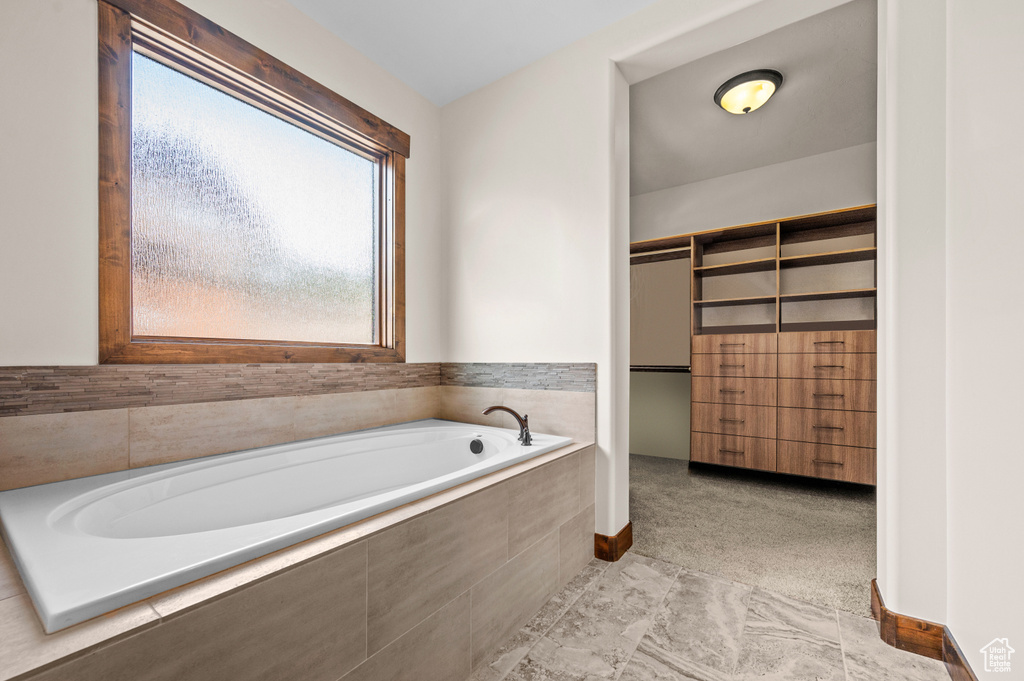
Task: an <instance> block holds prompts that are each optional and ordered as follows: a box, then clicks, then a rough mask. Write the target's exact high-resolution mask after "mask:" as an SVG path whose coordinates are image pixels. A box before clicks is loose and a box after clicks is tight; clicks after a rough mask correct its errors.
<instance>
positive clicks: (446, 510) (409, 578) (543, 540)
mask: <svg viewBox="0 0 1024 681" xmlns="http://www.w3.org/2000/svg"><path fill="white" fill-rule="evenodd" d="M590 449H592V447H587V448H583V449H581V448H579V447H567V448H565V450H564V451H565V453H563V454H558V453H553V454H552V455H542V456H541V457H538V458H540V459H543V461H542V462H540V463H538V464H537V465H535V466H534V467H533V468H528V469H527V470H526V471H525V472H530V471H531V470H541V471H543V470H544V469H545V468H548V467H551V466H554V465H556V464H558V463H559V462H563V461H566V460H568V461H569V462H570V465H569V466H567V468H571V469H572V470H575V471H577V474H578V472H579V471H580V470H581V469H582V466H581V461H580V458H581V454H583V453H584V452H587V451H589V450H590ZM545 457H547V458H545ZM523 474H525V473H523V472H520V473H519V474H512V475H509V474H507V473H502V472H499V473H498V474H495V477H496V478H497V482H492V483H490V485H488V484H487V483H486V482H484V481H480V484H481V485H482V488H481V489H480V490H479V491H476V492H471V493H470V494H469V495H468V496H466V495H463V496H457V497H454V498H452V500H451V501H450V502H449V503H447V504H445V505H442V506H440V507H438V508H436V509H435V510H433V511H431V512H428V513H427V514H426V515H425V516H424V515H416V516H413V517H411V518H409V519H408V520H405V521H402V522H400V523H399V524H397V525H393V526H391V527H390V528H388V529H383V530H379V531H377V532H376V533H374V534H371V535H370V536H368V537H367V536H365V535H364V536H363V537H360V538H359V539H358V540H357V541H355V543H351V544H346V545H344V547H343V548H340V549H336V550H329V551H328V552H327V553H321V554H316V555H314V557H312V558H310V559H307V560H305V561H304V562H300V563H296V564H295V565H294V566H293V567H290V568H286V569H284V571H283V572H273V573H269V574H265V575H264V576H263V577H257V581H255V582H248V583H245V582H244V580H243V581H241V582H240V581H239V580H238V579H237V578H233V577H232V576H231V574H232V573H244V572H247V571H251V570H252V569H257V570H258V569H259V568H257V567H253V568H250V567H248V566H239V568H235V569H232V570H228V571H225V573H221V574H218V575H214V576H211V577H210V578H206V579H204V580H200V582H199V583H197V585H198V586H199V588H198V590H197V593H196V594H192V595H190V594H189V593H187V592H189V591H190V589H191V586H186V587H180V588H179V589H176V590H174V591H172V592H169V593H168V594H163V595H161V596H157V597H154V598H153V599H150V600H149V601H146V602H143V603H141V604H138V605H137V606H132V608H136V607H137V608H139V609H140V610H135V611H132V610H131V609H123V610H121V611H117V612H116V613H114V614H113V616H112V617H111V619H112V621H113V623H114V624H115V625H116V626H117V627H119V628H117V629H115V630H114V631H113V632H110V631H109V627H108V628H107V629H103V628H102V627H101V629H103V630H102V631H100V632H97V630H96V627H97V626H98V625H101V624H102V622H101V620H103V619H104V618H98V619H97V620H91V621H90V622H87V623H83V624H82V625H77V626H76V627H72V628H70V629H68V630H65V632H67V635H68V636H69V637H81V636H83V635H88V636H91V637H92V639H91V640H93V641H94V643H93V646H94V647H93V648H92V649H89V648H88V646H87V645H85V646H83V645H76V644H75V642H74V641H70V642H67V643H66V644H65V647H66V653H65V654H67V655H71V657H69V658H67V659H65V660H63V661H56V662H53V661H54V660H58V658H60V657H61V655H60V654H55V653H54V651H53V650H52V649H51V650H46V649H45V647H46V646H47V645H48V644H54V643H56V644H58V645H59V643H60V640H61V639H62V634H64V632H58V633H57V634H54V635H50V636H46V637H43V635H42V631H41V628H40V627H39V626H38V622H37V620H36V619H35V617H34V614H33V613H31V611H30V610H28V611H27V612H23V613H21V614H20V615H19V616H18V617H14V618H9V617H4V616H3V615H2V614H0V622H6V623H8V624H11V623H18V622H20V623H21V624H22V626H20V627H18V628H17V631H22V632H23V631H24V629H25V627H24V626H23V624H24V622H26V621H31V622H32V623H33V625H34V626H35V628H36V629H38V630H39V631H38V634H37V638H40V639H46V640H34V639H32V638H31V637H29V639H28V640H27V641H26V642H25V644H24V645H22V646H21V649H23V650H30V651H34V653H35V654H36V659H35V664H33V663H32V660H31V659H30V658H31V656H27V657H26V658H25V659H26V660H28V662H24V661H23V660H21V659H19V663H23V662H24V664H26V665H27V666H25V667H22V669H25V670H27V669H31V668H33V667H35V666H39V665H43V666H44V668H43V669H42V670H40V672H39V673H37V674H34V675H31V676H30V678H32V679H33V680H35V679H42V680H44V681H50V679H54V680H56V679H60V678H76V679H83V680H84V681H91V680H92V679H99V678H103V679H110V678H121V677H122V676H123V675H124V674H125V673H126V672H130V673H131V675H132V678H133V679H136V678H138V679H143V680H144V681H157V680H159V681H164V680H165V679H166V680H167V681H170V679H177V678H184V677H187V678H196V679H205V678H211V679H212V678H254V679H260V678H286V677H289V676H290V675H294V673H295V672H296V671H298V672H300V673H301V676H302V678H304V679H305V678H309V679H314V680H315V679H321V678H322V679H327V678H330V679H337V678H338V677H339V676H341V675H342V674H345V673H346V672H347V671H348V669H351V671H350V672H348V673H347V675H345V676H344V678H345V679H347V680H350V681H351V680H359V679H364V678H365V679H377V678H396V679H404V678H410V679H412V678H415V679H433V678H436V679H445V680H447V679H459V678H466V677H467V676H468V675H469V672H470V667H471V664H472V659H473V656H475V657H476V658H477V659H486V658H488V657H489V656H490V654H491V653H492V651H493V649H494V647H496V646H497V645H500V644H501V643H503V639H504V637H505V635H507V633H511V632H514V631H515V630H516V629H518V628H519V627H521V626H523V625H524V624H526V620H528V619H529V618H530V616H531V615H532V614H533V613H534V612H535V611H536V609H537V608H539V607H540V606H541V605H542V604H543V603H544V601H545V600H546V599H547V598H548V596H550V595H551V594H552V593H554V592H555V590H556V589H557V588H558V587H559V586H561V582H560V581H559V580H560V573H559V567H560V561H559V551H560V546H561V540H562V538H563V536H564V535H565V532H567V531H569V528H563V527H558V526H556V527H555V528H554V529H552V530H551V531H550V532H549V533H548V534H546V535H544V536H537V537H536V538H535V541H534V542H533V543H531V544H530V545H529V546H527V547H526V548H525V549H524V550H523V551H522V552H521V553H520V554H519V555H518V556H516V557H513V559H512V561H511V562H510V561H508V560H506V557H507V546H508V537H507V534H508V522H507V521H506V522H505V523H504V524H501V523H491V522H489V521H488V520H486V519H483V520H482V516H483V515H484V514H485V513H490V512H492V511H491V510H489V509H493V508H494V507H500V506H501V505H502V503H504V505H505V508H504V509H499V511H498V512H497V513H496V514H495V515H496V516H497V517H507V516H508V515H509V513H510V512H511V510H512V509H511V505H510V504H509V502H508V495H507V490H506V489H504V488H506V487H507V486H508V485H509V484H510V483H511V482H512V481H514V480H515V479H516V478H517V477H519V476H521V475H523ZM555 477H556V478H558V479H562V477H561V476H555ZM564 482H565V485H566V486H565V489H564V490H563V492H564V494H565V495H566V496H569V497H571V498H574V499H577V500H578V497H579V494H578V490H579V488H580V482H579V480H578V478H576V477H568V478H566V479H565V480H564ZM468 484H469V485H474V484H475V483H468ZM449 494H450V492H445V493H441V494H440V495H438V496H439V497H442V498H443V497H444V496H446V495H449ZM428 501H429V500H428ZM416 503H420V502H416ZM414 505H415V504H414ZM400 511H401V509H399V510H398V512H400ZM584 512H589V513H590V514H591V515H592V509H585V510H584V511H581V510H579V509H577V510H576V511H575V512H574V513H573V514H572V517H571V519H570V520H572V519H577V518H578V517H580V516H581V515H583V514H584ZM421 513H422V512H421ZM430 516H433V519H432V520H434V521H435V522H434V523H433V524H432V525H431V526H430V527H428V526H427V525H423V524H419V525H417V521H418V520H421V519H424V518H429V517H430ZM460 519H464V520H463V522H462V527H461V529H460V532H459V534H460V535H461V536H463V537H470V536H471V535H473V534H478V535H482V536H484V537H486V536H487V535H488V534H490V533H492V532H493V533H495V534H497V535H498V537H497V539H498V541H496V542H494V543H495V546H496V547H499V548H500V551H501V553H500V556H501V561H500V564H498V565H497V567H495V568H494V569H491V570H490V571H489V572H488V573H486V574H482V575H480V577H479V578H476V577H475V576H474V577H471V578H469V579H468V580H466V581H465V583H466V586H465V588H464V589H463V590H462V591H461V592H459V591H458V589H457V588H455V589H450V590H448V591H447V592H446V596H447V595H448V594H453V595H451V597H450V598H449V600H448V601H447V602H441V603H440V604H438V605H437V607H436V608H435V609H434V610H433V611H427V612H426V613H423V616H422V617H419V619H418V620H417V621H415V622H411V623H410V624H409V626H408V627H406V629H405V630H404V631H400V632H397V635H395V636H393V637H392V639H391V640H389V641H387V642H385V644H384V645H383V647H381V648H380V649H379V650H377V651H376V652H374V651H373V650H369V649H368V648H367V643H368V634H369V627H370V624H369V623H370V622H371V621H372V619H371V618H372V614H371V611H372V610H373V609H374V608H378V609H379V608H381V603H380V601H379V600H376V601H375V600H374V599H375V596H374V595H373V590H372V589H371V587H370V582H371V580H373V579H374V574H375V573H376V572H379V571H380V570H381V569H382V567H383V566H384V565H385V563H387V562H398V563H402V564H404V565H405V566H406V568H407V569H400V570H399V571H400V572H402V574H397V573H396V574H394V575H392V578H391V579H388V580H386V581H387V582H388V583H389V584H388V585H389V586H390V587H391V589H390V591H395V589H396V588H397V587H400V586H401V585H402V584H403V583H405V582H409V583H419V584H424V585H427V586H428V587H429V586H431V584H432V580H433V579H434V577H435V576H436V575H437V573H438V570H451V569H452V568H453V565H452V561H451V560H448V561H447V562H446V561H445V560H444V554H446V551H445V550H443V548H442V547H443V546H444V545H443V543H442V541H443V537H442V536H441V534H438V533H439V532H440V533H443V532H444V531H445V530H446V525H449V524H455V525H458V524H459V522H460ZM375 521H376V519H369V520H368V521H365V522H367V523H368V524H370V525H372V524H373V523H374V522H375ZM476 524H479V525H481V527H482V528H484V529H480V528H474V527H473V525H476ZM354 527H355V526H354ZM403 528H404V531H407V532H408V531H412V532H414V533H416V532H419V533H426V534H428V535H433V537H432V538H431V537H430V536H428V537H426V539H425V540H424V541H423V542H421V544H419V545H410V546H402V545H396V546H394V547H391V548H394V549H395V550H397V551H399V552H407V553H408V554H409V555H414V556H418V557H420V558H422V557H423V549H424V547H427V548H430V549H431V551H432V553H433V554H438V555H439V556H441V558H442V559H441V560H440V561H434V562H432V561H430V560H427V561H417V560H415V559H406V558H404V557H403V556H402V555H401V553H399V554H398V555H394V554H392V555H391V556H390V561H388V560H385V557H384V556H382V557H381V559H380V561H379V562H378V563H376V564H375V563H374V560H373V558H372V555H371V554H372V550H373V546H374V541H375V540H376V539H378V538H380V537H384V536H385V535H386V534H387V533H388V531H389V530H394V531H396V532H397V531H399V530H403ZM576 529H577V530H578V531H579V532H580V533H581V534H582V533H583V532H586V534H587V536H588V537H592V536H593V526H592V525H591V526H589V527H588V526H585V525H582V526H579V527H577V528H576ZM345 532H349V530H348V529H343V530H341V531H338V533H341V534H344V533H345ZM354 536H357V537H359V535H358V534H356V535H354ZM395 537H398V535H397V534H396V535H395V536H394V537H392V538H390V539H394V538H395ZM329 538H330V536H329V535H325V536H324V537H319V538H316V539H314V540H310V541H309V542H306V543H304V544H308V545H314V544H317V543H324V542H327V541H329ZM405 538H406V539H408V538H409V537H408V535H407V536H406V537H405ZM449 538H450V537H449ZM390 539H389V540H390ZM456 539H457V538H456ZM477 539H479V537H477ZM470 541H476V540H475V539H473V540H467V541H466V543H467V544H468V543H470ZM496 551H497V549H496ZM289 552H297V553H298V554H299V555H310V552H309V550H305V549H303V548H302V545H299V546H297V547H293V548H291V549H285V550H283V551H282V552H281V553H289ZM0 553H3V547H2V546H0ZM456 553H458V552H456ZM454 558H455V559H456V561H463V562H465V559H466V555H463V554H458V555H455V556H454ZM470 558H472V556H470ZM274 560H275V559H273V558H269V559H257V561H253V563H254V564H258V563H260V562H264V561H266V562H273V561H274ZM469 562H472V561H471V560H470V561H469ZM2 567H3V565H2V564H0V568H2ZM588 570H590V569H589V568H588ZM471 571H472V570H471ZM585 571H586V570H585ZM2 575H3V573H2V570H0V576H2ZM472 580H475V581H472ZM217 584H223V586H225V587H226V588H228V589H229V590H228V591H227V592H226V593H223V594H222V595H220V596H218V595H216V594H217V588H218V587H217V586H216V585H217ZM204 585H205V586H204ZM460 586H461V584H460ZM382 593H383V591H382V590H380V589H378V590H377V598H378V599H379V598H380V597H381V594H382ZM390 595H391V594H388V595H387V596H385V598H386V597H388V596H390ZM406 596H408V597H410V598H412V600H414V601H416V600H417V599H419V594H418V593H412V594H406ZM399 601H401V598H399V599H398V601H395V602H393V603H392V606H393V607H396V608H399V609H400V608H402V607H403V606H402V605H401V604H400V602H399ZM12 604H13V605H12ZM18 604H20V606H21V607H22V609H23V610H24V609H26V608H31V605H30V604H29V602H28V599H27V596H25V595H24V594H21V595H17V596H11V597H9V598H6V599H2V600H0V612H2V608H3V607H7V608H11V607H17V605H18ZM141 612H148V617H149V618H150V619H149V620H145V619H143V620H139V619H138V618H139V616H140V613H141ZM328 613H332V615H331V616H332V617H333V619H330V620H327V619H324V618H325V617H327V616H328ZM128 615H131V616H132V617H134V618H135V619H134V620H132V619H131V618H129V617H128ZM161 615H163V618H162V620H161ZM26 617H28V618H30V619H29V620H26ZM282 623H287V624H286V625H282ZM140 626H141V627H143V628H142V629H140V628H139V627H140ZM147 626H148V627H150V628H149V629H146V628H145V627H147ZM307 627H309V628H310V630H309V631H307ZM314 629H315V630H314ZM229 630H230V631H229ZM17 631H16V632H15V633H17ZM211 631H217V632H218V633H217V634H216V635H211V634H210V633H209V632H211ZM0 633H7V632H0ZM103 633H107V634H110V635H113V636H115V638H114V639H112V640H105V638H104V636H103ZM118 634H120V636H118ZM20 635H24V634H20ZM165 637H166V638H165ZM0 641H4V638H3V637H2V636H0ZM222 643H223V644H224V645H227V646H228V649H226V650H224V651H220V652H218V651H217V647H218V646H219V645H220V644H222ZM97 644H98V645H97ZM9 646H10V643H9V642H6V641H5V642H3V643H0V658H5V657H8V655H9V653H11V652H12V650H11V648H10V647H9ZM471 646H472V648H471ZM83 648H85V649H84V650H83ZM15 650H16V651H17V650H19V649H18V648H16V649H15ZM186 650H187V651H189V652H188V653H183V652H182V651H186ZM79 651H80V652H79ZM239 651H244V654H241V653H240V652H239ZM16 655H18V657H19V658H21V653H19V652H16ZM367 656H369V657H367ZM48 663H49V664H48ZM346 666H347V668H346ZM339 669H340V670H342V671H338V670H339ZM335 672H337V673H335ZM332 674H333V676H332ZM11 676H12V674H11V668H10V666H9V664H5V663H0V679H8V678H10V677H11Z"/></svg>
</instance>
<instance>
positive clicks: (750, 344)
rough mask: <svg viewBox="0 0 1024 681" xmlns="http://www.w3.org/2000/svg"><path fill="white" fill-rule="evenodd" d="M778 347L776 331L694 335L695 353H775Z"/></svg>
mask: <svg viewBox="0 0 1024 681" xmlns="http://www.w3.org/2000/svg"><path fill="white" fill-rule="evenodd" d="M778 349H779V344H778V337H777V336H776V335H775V334H774V333H730V334H721V335H711V336H703V335H701V336H694V337H693V353H694V354H729V355H742V354H774V353H776V352H778Z"/></svg>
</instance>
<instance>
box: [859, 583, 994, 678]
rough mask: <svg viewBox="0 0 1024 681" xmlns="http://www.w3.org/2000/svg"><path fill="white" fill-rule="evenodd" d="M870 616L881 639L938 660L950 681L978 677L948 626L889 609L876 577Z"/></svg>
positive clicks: (902, 648) (872, 590) (872, 588)
mask: <svg viewBox="0 0 1024 681" xmlns="http://www.w3.org/2000/svg"><path fill="white" fill-rule="evenodd" d="M871 616H872V617H874V618H875V619H876V620H878V633H879V635H880V636H881V637H882V640H883V641H885V642H886V643H888V644H889V645H891V646H892V647H893V648H899V649H900V650H906V651H908V652H911V653H916V654H918V655H923V656H925V657H930V658H932V659H933V660H940V661H941V662H942V663H943V664H945V665H946V670H947V671H948V672H949V675H950V677H952V679H953V681H978V677H977V676H975V675H974V671H973V670H972V669H971V666H970V665H969V664H968V663H967V658H966V657H964V654H963V651H961V650H960V646H958V645H957V643H956V640H955V639H954V638H953V635H952V634H951V633H949V627H946V626H945V625H942V624H936V623H935V622H929V621H927V620H921V619H917V618H916V617H908V616H906V615H901V614H899V613H897V612H893V611H892V610H889V609H888V608H887V607H885V601H884V600H882V594H881V592H880V591H879V590H878V580H876V579H872V580H871Z"/></svg>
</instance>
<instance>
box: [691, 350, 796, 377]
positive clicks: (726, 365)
mask: <svg viewBox="0 0 1024 681" xmlns="http://www.w3.org/2000/svg"><path fill="white" fill-rule="evenodd" d="M778 357H779V356H778V355H743V356H740V357H737V356H736V355H735V354H730V355H694V356H693V359H692V361H693V366H692V368H691V370H690V372H691V373H692V374H693V375H694V376H737V377H740V378H775V377H776V376H777V375H778V373H779V362H778Z"/></svg>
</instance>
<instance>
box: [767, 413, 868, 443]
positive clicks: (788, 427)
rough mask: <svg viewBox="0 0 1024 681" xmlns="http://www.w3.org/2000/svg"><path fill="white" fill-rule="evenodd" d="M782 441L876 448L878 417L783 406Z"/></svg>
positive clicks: (780, 432)
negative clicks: (876, 423)
mask: <svg viewBox="0 0 1024 681" xmlns="http://www.w3.org/2000/svg"><path fill="white" fill-rule="evenodd" d="M779 439H780V440H796V441H798V442H819V443H821V444H832V445H848V446H851V447H872V448H873V447H874V446H875V414H874V413H872V412H866V411H835V410H831V409H790V408H788V407H783V408H780V409H779Z"/></svg>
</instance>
